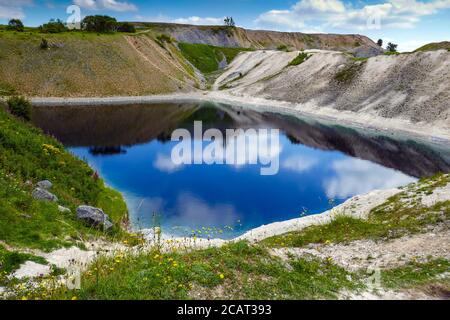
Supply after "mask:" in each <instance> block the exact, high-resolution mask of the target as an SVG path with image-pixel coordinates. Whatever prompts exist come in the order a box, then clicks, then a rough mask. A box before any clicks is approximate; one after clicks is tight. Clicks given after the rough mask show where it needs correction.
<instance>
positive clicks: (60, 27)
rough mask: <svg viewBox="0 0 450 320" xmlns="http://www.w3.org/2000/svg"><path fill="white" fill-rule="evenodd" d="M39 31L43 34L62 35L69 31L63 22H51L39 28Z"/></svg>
mask: <svg viewBox="0 0 450 320" xmlns="http://www.w3.org/2000/svg"><path fill="white" fill-rule="evenodd" d="M39 31H40V32H43V33H60V32H64V31H67V28H66V26H65V25H64V23H63V22H62V21H61V20H59V19H58V20H50V21H49V22H48V23H44V24H43V25H42V26H40V27H39Z"/></svg>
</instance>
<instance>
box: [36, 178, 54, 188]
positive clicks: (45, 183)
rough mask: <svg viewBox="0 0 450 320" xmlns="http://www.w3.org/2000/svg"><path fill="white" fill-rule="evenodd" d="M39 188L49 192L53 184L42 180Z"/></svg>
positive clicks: (38, 184)
mask: <svg viewBox="0 0 450 320" xmlns="http://www.w3.org/2000/svg"><path fill="white" fill-rule="evenodd" d="M37 186H38V188H41V189H45V190H49V189H51V188H52V186H53V184H52V183H51V182H50V181H48V180H42V181H39V182H38V183H37Z"/></svg>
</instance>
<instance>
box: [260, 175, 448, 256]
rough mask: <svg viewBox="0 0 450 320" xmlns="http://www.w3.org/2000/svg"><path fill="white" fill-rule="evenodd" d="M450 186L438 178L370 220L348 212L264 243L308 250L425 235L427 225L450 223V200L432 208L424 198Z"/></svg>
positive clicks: (404, 194)
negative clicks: (325, 245)
mask: <svg viewBox="0 0 450 320" xmlns="http://www.w3.org/2000/svg"><path fill="white" fill-rule="evenodd" d="M448 183H450V176H449V175H437V176H435V177H431V178H428V179H424V180H423V181H421V182H419V183H418V184H411V185H409V186H407V187H405V189H404V191H403V192H401V193H399V194H397V195H395V196H393V197H391V198H389V199H388V200H387V201H386V202H385V203H384V204H382V205H380V206H378V207H376V208H374V209H373V210H372V211H371V212H370V214H369V217H368V219H367V220H362V219H357V218H352V217H349V216H347V215H345V213H344V212H343V213H342V216H338V217H337V218H336V219H335V220H333V221H332V222H331V223H329V224H326V225H317V226H311V227H308V228H305V229H303V230H301V231H298V232H291V233H288V234H285V235H281V236H275V237H271V238H268V239H266V240H264V241H263V242H264V243H265V244H266V245H268V246H270V247H304V246H306V245H308V244H312V243H313V244H325V243H345V242H349V241H354V240H361V239H372V240H387V239H395V238H399V237H401V236H404V235H410V234H415V233H420V232H423V230H424V229H425V228H426V227H427V226H430V225H431V226H432V225H436V224H439V223H445V222H446V221H449V220H450V201H445V202H438V203H436V204H435V205H433V206H431V207H427V206H424V205H422V204H421V203H420V199H421V197H422V196H426V195H428V194H431V193H432V192H433V191H434V190H435V189H436V188H439V187H441V186H445V185H446V184H448Z"/></svg>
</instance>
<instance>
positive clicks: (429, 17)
mask: <svg viewBox="0 0 450 320" xmlns="http://www.w3.org/2000/svg"><path fill="white" fill-rule="evenodd" d="M72 4H76V5H78V6H79V7H80V9H81V15H82V16H85V15H90V14H108V15H112V16H115V17H116V18H117V19H118V20H127V21H138V20H139V21H165V22H179V23H192V24H221V23H222V20H223V17H224V16H228V15H230V16H233V17H234V18H235V20H236V22H237V24H238V25H239V26H242V27H246V28H250V29H271V30H280V31H301V32H316V33H317V32H320V33H359V34H364V35H367V36H369V37H371V38H372V39H374V40H375V41H376V40H377V39H378V38H382V39H384V40H385V43H387V42H388V41H392V42H395V43H398V44H399V49H400V50H402V51H409V50H414V49H415V48H417V47H419V46H421V45H423V44H425V43H428V42H434V41H443V40H450V0H368V1H361V0H226V1H225V0H223V1H210V2H207V1H205V0H190V1H181V0H150V1H144V0H0V23H6V22H7V21H8V19H9V18H12V17H17V18H21V19H23V21H24V22H25V24H26V25H30V26H37V25H40V24H42V23H43V22H45V21H48V20H49V19H51V18H60V19H62V20H66V19H67V17H68V14H66V9H67V7H68V6H69V5H72Z"/></svg>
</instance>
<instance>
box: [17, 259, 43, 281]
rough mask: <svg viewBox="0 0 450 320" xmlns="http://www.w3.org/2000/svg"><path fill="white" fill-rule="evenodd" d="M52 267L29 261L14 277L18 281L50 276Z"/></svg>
mask: <svg viewBox="0 0 450 320" xmlns="http://www.w3.org/2000/svg"><path fill="white" fill-rule="evenodd" d="M50 270H51V269H50V266H48V265H44V264H39V263H36V262H33V261H27V262H25V263H24V264H22V265H21V266H20V268H19V269H18V270H16V271H15V272H14V273H13V275H12V276H13V277H14V278H17V279H25V278H35V277H39V276H46V275H48V274H50Z"/></svg>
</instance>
